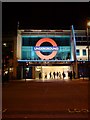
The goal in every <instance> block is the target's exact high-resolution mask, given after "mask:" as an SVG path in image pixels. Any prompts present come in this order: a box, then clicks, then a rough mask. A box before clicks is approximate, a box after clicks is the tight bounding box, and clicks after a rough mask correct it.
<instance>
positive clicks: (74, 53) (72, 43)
mask: <svg viewBox="0 0 90 120" xmlns="http://www.w3.org/2000/svg"><path fill="white" fill-rule="evenodd" d="M71 52H72V54H71V55H72V60H74V72H75V73H76V78H78V63H77V58H76V40H75V33H74V27H73V25H72V26H71Z"/></svg>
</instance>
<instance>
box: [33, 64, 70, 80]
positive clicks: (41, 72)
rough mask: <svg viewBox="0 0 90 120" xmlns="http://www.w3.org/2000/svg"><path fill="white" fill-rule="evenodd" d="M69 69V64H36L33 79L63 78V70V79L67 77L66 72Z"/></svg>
mask: <svg viewBox="0 0 90 120" xmlns="http://www.w3.org/2000/svg"><path fill="white" fill-rule="evenodd" d="M69 71H71V67H70V66H36V67H35V80H39V79H42V80H54V79H58V80H63V72H64V73H65V77H64V79H68V72H69Z"/></svg>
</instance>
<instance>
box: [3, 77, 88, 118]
mask: <svg viewBox="0 0 90 120" xmlns="http://www.w3.org/2000/svg"><path fill="white" fill-rule="evenodd" d="M89 84H90V82H89V81H88V79H84V80H83V79H73V80H72V81H71V80H61V81H59V80H52V81H51V80H44V81H42V80H37V81H35V80H30V79H26V81H25V80H24V79H22V80H11V81H9V82H8V83H4V84H3V85H2V101H3V104H2V119H13V118H14V119H18V118H19V119H20V118H21V119H33V118H34V119H37V118H39V119H44V118H46V119H47V118H49V119H57V118H59V119H61V120H63V119H70V120H71V119H72V120H74V119H79V120H81V119H83V120H84V119H85V120H86V119H88V116H89V114H90V109H89V106H88V105H89V102H88V101H89V100H88V99H89V88H88V85H89Z"/></svg>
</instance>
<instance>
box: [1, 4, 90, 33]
mask: <svg viewBox="0 0 90 120" xmlns="http://www.w3.org/2000/svg"><path fill="white" fill-rule="evenodd" d="M88 18H90V2H89V3H88V2H86V3H85V2H83V3H82V2H72V3H70V2H67V3H66V2H63V3H62V2H56V3H55V2H54V3H53V2H50V3H49V2H47V3H46V2H42V3H40V2H37V3H36V2H33V3H32V2H29V3H27V2H20V3H19V2H12V3H10V2H6V3H3V4H2V30H3V34H4V33H5V34H6V33H16V29H17V22H18V21H19V22H20V28H23V29H25V28H30V29H70V25H72V24H73V25H74V29H85V26H86V20H87V19H88Z"/></svg>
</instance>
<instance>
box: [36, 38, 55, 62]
mask: <svg viewBox="0 0 90 120" xmlns="http://www.w3.org/2000/svg"><path fill="white" fill-rule="evenodd" d="M44 42H49V43H51V44H52V46H53V47H54V46H57V44H56V42H55V41H54V40H53V39H51V38H42V39H40V40H39V41H38V42H37V43H36V46H37V47H38V46H40V45H41V44H42V43H44ZM36 54H37V55H38V56H39V57H40V58H41V59H45V60H49V59H52V58H53V57H54V56H55V55H56V54H57V51H53V52H52V53H51V54H50V55H43V54H42V53H41V52H40V51H36Z"/></svg>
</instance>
